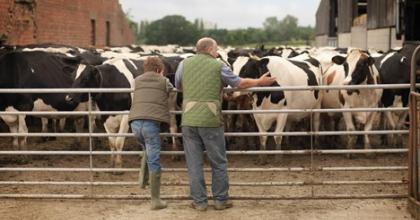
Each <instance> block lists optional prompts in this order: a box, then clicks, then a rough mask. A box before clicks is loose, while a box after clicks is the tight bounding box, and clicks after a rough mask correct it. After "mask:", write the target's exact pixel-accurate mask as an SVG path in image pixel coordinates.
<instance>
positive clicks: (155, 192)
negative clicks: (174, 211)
mask: <svg viewBox="0 0 420 220" xmlns="http://www.w3.org/2000/svg"><path fill="white" fill-rule="evenodd" d="M150 192H151V197H152V200H151V203H152V210H157V209H164V208H166V207H167V206H168V205H167V204H166V202H164V201H162V200H160V171H158V172H151V173H150Z"/></svg>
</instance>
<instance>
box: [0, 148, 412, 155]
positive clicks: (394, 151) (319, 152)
mask: <svg viewBox="0 0 420 220" xmlns="http://www.w3.org/2000/svg"><path fill="white" fill-rule="evenodd" d="M311 152H313V153H314V154H317V155H325V154H348V153H351V154H367V153H381V154H401V153H407V152H408V149H366V150H365V149H353V150H344V149H343V150H265V151H263V150H261V151H258V150H256V151H226V153H227V154H228V155H263V154H268V155H276V154H285V155H301V154H310V153H311ZM91 154H92V155H112V154H121V155H136V156H137V155H142V154H143V151H121V152H115V153H114V152H111V151H92V152H90V151H0V155H69V156H70V155H79V156H86V155H91ZM161 155H184V151H161Z"/></svg>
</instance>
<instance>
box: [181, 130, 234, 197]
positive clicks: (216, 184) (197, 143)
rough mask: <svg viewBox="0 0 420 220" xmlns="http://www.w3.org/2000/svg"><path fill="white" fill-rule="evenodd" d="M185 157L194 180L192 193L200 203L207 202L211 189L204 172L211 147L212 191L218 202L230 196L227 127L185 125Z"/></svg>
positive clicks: (190, 176)
mask: <svg viewBox="0 0 420 220" xmlns="http://www.w3.org/2000/svg"><path fill="white" fill-rule="evenodd" d="M182 140H183V143H184V151H185V158H186V161H187V168H188V176H189V180H190V194H191V197H192V198H193V200H194V202H195V203H197V204H207V189H206V184H205V180H204V173H203V154H204V150H206V151H207V157H208V158H209V161H210V165H211V168H212V193H213V197H214V200H215V201H216V202H224V201H226V200H227V199H228V198H229V193H228V191H229V178H228V174H227V158H226V143H225V138H224V129H223V127H219V128H202V127H182Z"/></svg>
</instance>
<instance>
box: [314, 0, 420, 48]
mask: <svg viewBox="0 0 420 220" xmlns="http://www.w3.org/2000/svg"><path fill="white" fill-rule="evenodd" d="M415 21H420V1H419V0H321V2H320V4H319V7H318V10H317V12H316V43H317V46H337V47H358V48H363V49H367V48H372V49H377V50H384V51H387V50H388V49H390V48H394V47H401V46H402V45H403V43H404V42H406V41H419V40H420V30H419V29H418V28H415Z"/></svg>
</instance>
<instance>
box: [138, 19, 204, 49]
mask: <svg viewBox="0 0 420 220" xmlns="http://www.w3.org/2000/svg"><path fill="white" fill-rule="evenodd" d="M145 35H146V43H148V44H157V45H166V44H179V45H192V44H194V43H195V42H196V41H197V39H198V37H199V35H200V33H199V31H198V30H197V28H196V27H195V26H194V24H192V23H191V22H189V21H187V20H186V19H185V17H183V16H180V15H170V16H165V17H164V18H162V19H159V20H156V21H153V22H151V23H150V24H149V25H147V27H146V33H145Z"/></svg>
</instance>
